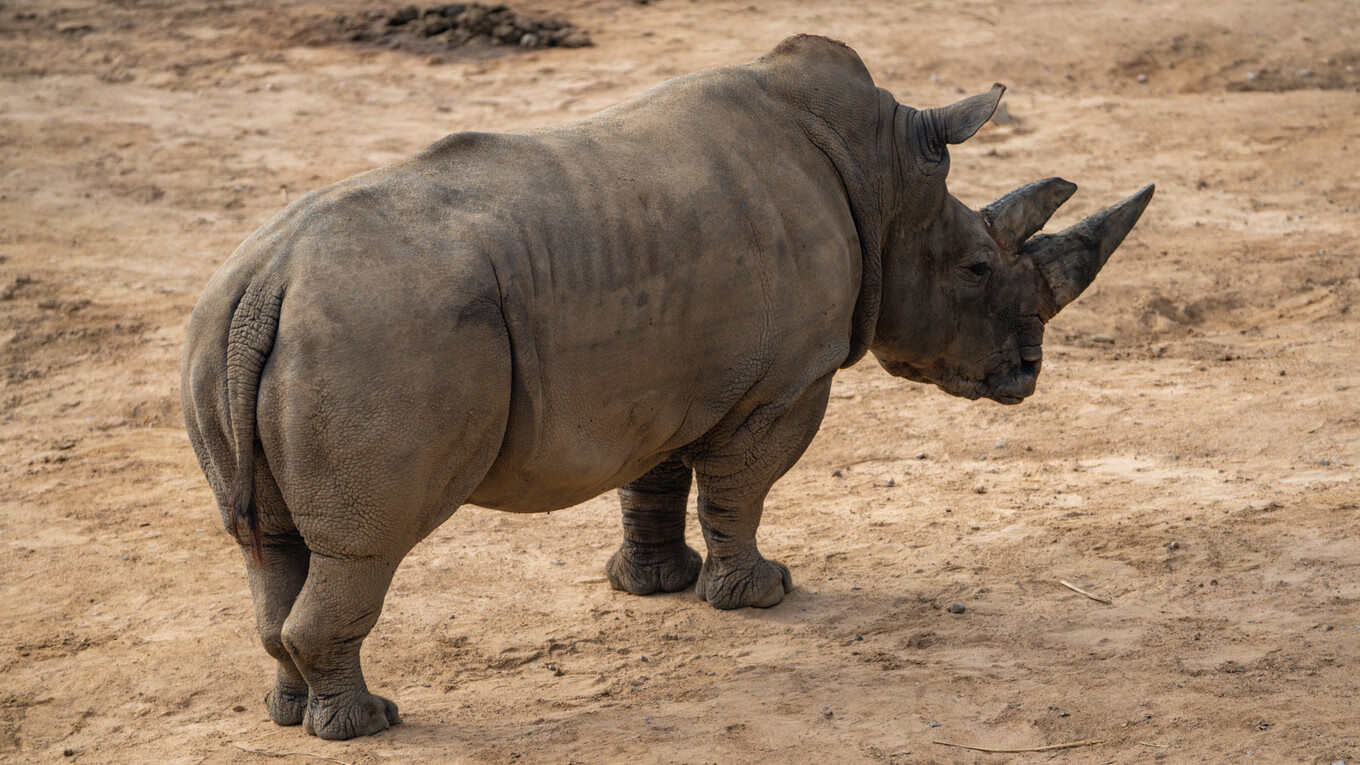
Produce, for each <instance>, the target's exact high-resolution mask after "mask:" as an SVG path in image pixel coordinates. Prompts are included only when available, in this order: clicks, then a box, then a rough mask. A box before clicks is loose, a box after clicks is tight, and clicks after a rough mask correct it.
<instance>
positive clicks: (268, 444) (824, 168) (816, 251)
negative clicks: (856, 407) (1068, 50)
mask: <svg viewBox="0 0 1360 765" xmlns="http://www.w3.org/2000/svg"><path fill="white" fill-rule="evenodd" d="M1002 90H1003V88H1002V87H1001V86H996V87H994V88H993V89H992V90H991V92H989V93H986V94H983V95H978V96H973V97H971V98H968V99H965V100H963V101H960V102H959V103H956V104H954V105H952V106H946V107H942V108H936V109H919V110H918V109H913V108H911V107H908V106H904V105H901V104H899V103H897V101H896V100H894V99H893V97H892V95H891V94H889V93H888V92H887V91H884V90H881V89H879V88H876V87H875V86H874V83H873V81H872V79H871V78H870V76H869V74H868V72H867V71H866V70H865V68H864V65H863V64H862V63H861V61H860V59H859V57H858V56H857V55H856V54H855V52H854V51H852V50H851V49H850V48H848V47H846V46H845V45H842V44H840V43H837V42H834V41H831V40H827V39H824V38H819V37H811V36H799V37H793V38H790V39H788V40H785V41H784V42H783V43H781V44H780V45H779V46H778V47H777V48H775V49H774V50H773V51H772V52H770V53H769V54H768V55H765V56H762V57H761V58H759V59H757V60H755V61H753V62H751V63H749V64H745V65H742V66H733V67H727V68H722V69H715V70H712V71H707V72H700V73H698V74H694V75H690V76H687V77H681V78H678V79H675V80H672V81H670V82H667V83H665V84H663V85H661V86H659V87H657V88H655V89H654V90H651V91H649V92H647V93H644V94H643V95H641V96H638V97H637V98H634V99H631V100H629V101H627V102H625V103H622V104H619V105H618V106H615V107H613V108H611V109H608V110H606V111H604V112H601V113H599V114H597V115H595V116H593V117H590V118H588V119H585V120H583V121H581V122H576V123H573V124H569V125H563V126H560V127H554V128H547V129H543V130H532V131H526V132H521V133H510V134H505V135H491V134H483V133H459V134H455V135H451V136H449V137H447V138H445V139H443V140H441V141H439V142H438V143H436V144H434V145H433V146H431V147H429V148H428V149H426V150H425V151H422V152H421V153H419V154H417V155H416V156H414V157H411V158H410V159H407V160H403V161H401V162H397V163H395V164H392V165H390V166H388V167H384V168H381V169H379V170H374V171H372V172H368V173H364V174H363V175H359V176H357V177H355V178H351V179H349V180H347V181H343V182H341V183H337V184H335V185H333V186H328V187H326V188H324V189H320V190H318V191H316V192H313V193H311V194H308V195H307V196H305V197H303V198H301V199H299V200H297V201H296V202H294V203H293V204H291V205H289V206H288V207H287V208H286V209H284V210H283V211H282V212H280V213H279V214H278V215H276V216H275V217H274V218H273V219H272V220H270V221H269V222H268V223H266V224H265V226H264V227H263V228H261V229H260V230H259V231H258V232H256V233H255V234H254V235H252V236H251V237H250V238H249V239H247V240H246V242H245V243H244V244H242V245H241V247H240V248H239V249H238V250H237V251H236V252H235V253H234V254H233V255H232V256H231V258H230V259H228V260H227V262H226V263H225V264H224V265H223V266H222V268H221V270H220V271H218V273H217V274H216V275H215V276H214V277H213V278H212V281H211V282H210V283H209V284H208V286H207V288H206V289H205V290H204V293H203V296H202V298H201V299H200V300H199V302H198V305H197V307H196V308H195V310H194V313H193V318H192V320H191V321H190V324H189V329H188V336H187V338H186V341H185V349H184V359H183V368H182V374H183V387H182V396H183V405H184V415H185V420H186V423H187V426H188V430H189V435H190V438H191V440H192V441H193V445H194V450H195V452H196V453H197V456H198V460H199V462H200V464H201V465H202V468H203V472H204V473H205V474H206V475H207V478H208V482H209V483H210V484H211V485H212V489H213V491H214V493H215V494H216V497H217V502H218V505H219V507H220V509H221V512H222V517H223V520H224V523H225V525H226V527H227V528H228V529H229V530H230V532H231V533H232V534H233V535H234V537H235V538H236V540H237V541H238V542H239V543H240V545H241V546H242V549H243V551H244V554H245V555H244V557H245V561H246V569H247V572H248V575H249V579H250V587H251V592H252V594H253V598H254V602H255V612H256V619H257V621H258V625H259V631H260V635H261V638H262V640H263V642H264V646H265V650H267V651H268V652H269V654H270V655H271V656H273V657H274V658H275V659H277V661H278V676H277V680H276V682H275V685H274V687H273V690H272V691H271V692H270V693H269V695H268V696H267V698H266V703H267V706H268V709H269V714H270V716H271V717H272V718H273V720H274V721H275V722H277V723H279V724H281V725H295V724H298V723H304V724H305V726H306V729H307V730H308V731H309V732H311V733H314V734H316V735H318V736H321V737H323V738H334V739H342V738H350V737H353V736H361V735H365V734H370V733H373V732H375V731H378V730H382V729H383V728H386V727H387V726H388V725H390V724H393V723H396V722H397V720H398V717H397V709H396V706H395V705H394V704H393V703H392V702H391V701H388V700H386V699H383V698H381V697H379V696H375V695H373V694H371V693H369V691H368V687H367V685H366V684H365V682H364V677H363V674H362V672H361V670H360V664H359V649H360V645H361V644H362V643H363V640H364V637H365V636H366V635H367V634H368V632H369V630H370V629H371V628H372V627H373V625H374V623H375V622H376V621H377V619H378V614H379V612H380V611H381V609H382V604H383V597H384V595H385V593H386V592H387V589H388V585H389V583H390V582H391V579H392V575H393V573H394V572H395V571H396V569H397V566H398V564H399V563H400V562H401V560H402V558H403V556H405V555H406V553H407V551H409V550H410V549H411V547H412V546H414V545H415V544H416V543H417V542H419V541H420V540H421V539H422V538H424V537H425V536H426V535H428V534H429V533H430V532H431V530H433V529H434V528H435V527H436V526H438V525H439V524H441V523H443V522H444V521H445V520H446V519H447V518H448V517H449V516H450V515H452V514H453V512H454V511H455V510H457V509H458V507H459V506H460V505H462V504H464V503H473V504H477V505H481V506H484V507H490V508H496V509H501V510H507V511H511V512H522V513H531V512H545V511H550V510H557V509H559V508H565V507H568V506H570V505H574V504H577V503H579V502H581V501H583V500H586V499H589V498H591V497H594V496H596V495H598V494H600V493H602V492H605V491H608V490H609V489H613V488H616V487H622V488H621V489H620V491H619V497H620V500H621V503H622V505H623V545H622V547H620V549H619V551H618V552H617V553H615V555H614V557H613V558H612V559H611V560H610V561H609V564H608V569H607V573H608V576H609V580H610V582H611V583H612V584H613V585H614V586H615V587H618V588H620V589H624V590H627V591H629V592H633V593H649V592H656V591H668V592H669V591H677V590H682V589H684V588H687V587H689V586H690V585H691V584H695V585H696V587H695V589H696V592H697V593H698V595H699V597H701V598H703V599H705V600H707V601H708V602H709V603H711V604H713V605H714V606H716V607H718V608H738V607H742V606H760V607H765V606H772V605H774V604H776V603H778V602H779V601H780V600H781V599H782V598H783V597H784V594H785V593H786V592H788V591H789V590H790V588H791V587H792V582H791V579H790V577H789V571H788V569H787V568H786V567H784V566H783V565H781V564H779V563H776V562H774V561H771V560H767V559H765V558H764V557H762V556H761V554H760V552H759V551H758V550H757V549H756V527H757V525H758V524H759V522H760V514H761V507H762V503H763V501H764V498H765V495H766V493H767V492H768V491H769V489H770V486H771V485H772V484H773V483H774V482H775V481H776V480H777V479H778V478H779V477H780V476H781V475H783V474H784V472H785V471H787V470H788V469H789V468H790V467H791V466H792V465H793V464H794V463H795V462H796V461H797V460H798V458H799V456H800V455H801V454H802V453H803V450H804V449H805V448H806V447H807V445H808V443H809V442H810V441H811V440H812V437H813V435H814V434H815V433H816V432H817V427H818V425H819V423H820V422H821V419H822V414H823V411H824V410H825V407H826V402H827V396H828V392H829V390H830V387H831V378H832V375H834V374H835V373H836V370H838V369H840V368H842V367H845V366H848V365H850V364H853V363H855V362H856V361H857V360H859V359H860V358H861V357H862V356H863V355H864V353H865V352H866V351H872V352H873V354H874V355H875V356H876V357H877V359H878V360H879V362H880V363H881V364H882V365H883V366H884V368H886V369H887V370H888V372H890V373H892V374H894V375H898V376H901V377H906V378H908V379H911V380H917V381H921V382H930V383H934V384H935V385H938V386H939V387H941V388H943V389H944V390H946V391H948V392H949V393H953V394H956V395H960V396H967V397H969V398H979V397H986V398H991V399H993V400H995V401H1000V402H1002V403H1007V404H1013V403H1017V402H1019V401H1020V400H1021V399H1023V398H1024V397H1026V396H1028V395H1029V394H1030V393H1032V392H1033V390H1034V383H1035V378H1036V376H1037V375H1038V373H1039V364H1040V343H1041V341H1042V336H1043V327H1044V322H1046V321H1047V320H1048V319H1049V318H1051V317H1052V316H1053V315H1054V314H1056V313H1057V312H1058V310H1059V309H1060V308H1061V307H1062V306H1063V305H1065V304H1066V303H1067V302H1069V301H1071V300H1072V299H1074V298H1075V297H1077V295H1078V294H1079V293H1080V292H1081V291H1082V290H1083V289H1084V288H1085V287H1086V286H1087V285H1088V284H1089V283H1090V282H1091V280H1092V279H1093V278H1094V277H1095V274H1096V272H1097V271H1098V270H1099V269H1100V267H1101V266H1102V265H1103V264H1104V263H1105V260H1106V258H1107V257H1108V256H1109V255H1110V253H1111V252H1112V251H1113V250H1114V249H1115V247H1116V246H1118V244H1119V243H1120V242H1121V241H1122V240H1123V238H1124V236H1125V234H1127V233H1128V231H1129V229H1130V228H1131V227H1132V226H1133V224H1134V223H1135V222H1136V221H1137V219H1138V217H1139V215H1140V214H1141V213H1142V211H1143V208H1144V207H1145V206H1146V205H1147V203H1148V200H1149V199H1150V198H1151V196H1152V187H1151V186H1148V187H1147V188H1145V189H1143V190H1142V191H1140V192H1138V193H1137V194H1136V195H1134V196H1132V197H1130V198H1129V199H1127V200H1125V201H1123V202H1121V203H1119V204H1117V205H1115V206H1113V207H1111V208H1109V209H1107V210H1105V211H1104V212H1101V213H1099V214H1097V215H1094V216H1092V217H1091V218H1088V219H1087V220H1085V221H1083V222H1082V223H1080V224H1078V225H1076V226H1074V227H1073V228H1071V229H1068V230H1067V231H1064V232H1062V233H1060V234H1057V235H1054V236H1042V235H1041V236H1037V237H1033V238H1031V236H1032V235H1033V234H1034V233H1035V232H1036V231H1037V230H1039V229H1040V228H1041V227H1042V226H1043V224H1044V223H1045V221H1046V220H1047V219H1048V217H1049V216H1050V215H1051V214H1052V213H1053V211H1054V210H1055V209H1056V208H1057V207H1058V205H1060V204H1062V203H1063V202H1064V201H1065V200H1066V199H1067V198H1068V197H1069V196H1071V194H1072V192H1073V191H1074V190H1075V188H1076V187H1075V186H1073V185H1072V184H1070V183H1068V182H1066V181H1063V180H1061V179H1057V178H1052V179H1048V180H1046V181H1039V182H1037V183H1033V184H1030V185H1028V186H1025V187H1022V188H1021V189H1019V190H1017V191H1015V192H1012V193H1011V194H1009V195H1007V196H1006V197H1004V198H1002V199H1001V200H999V201H997V202H996V203H995V204H993V205H990V206H988V207H986V208H984V209H983V210H982V211H981V212H975V211H973V210H970V209H968V208H967V207H965V206H964V205H963V204H962V203H960V202H959V201H958V200H957V199H955V198H954V197H953V196H951V195H950V194H949V193H948V192H947V191H946V189H945V176H946V174H947V172H948V169H949V154H948V151H947V146H948V145H949V144H953V143H959V142H961V141H964V140H966V139H967V138H969V137H970V136H972V135H973V133H974V132H976V131H977V130H978V128H980V127H981V126H982V125H983V123H985V122H986V121H987V120H988V118H989V117H990V116H991V114H992V112H993V110H994V109H995V108H996V105H997V103H998V101H999V100H1000V98H1001V93H1002ZM691 478H693V480H695V481H697V482H698V487H699V492H698V493H699V500H698V504H699V509H698V515H699V523H700V524H701V526H702V527H703V536H704V540H705V542H706V544H707V548H708V550H707V552H708V555H707V557H706V558H704V559H703V560H702V561H701V559H700V556H699V554H698V553H696V552H695V551H694V550H692V549H690V548H689V547H688V546H686V544H685V537H684V527H685V504H686V497H687V494H688V491H689V486H690V481H691Z"/></svg>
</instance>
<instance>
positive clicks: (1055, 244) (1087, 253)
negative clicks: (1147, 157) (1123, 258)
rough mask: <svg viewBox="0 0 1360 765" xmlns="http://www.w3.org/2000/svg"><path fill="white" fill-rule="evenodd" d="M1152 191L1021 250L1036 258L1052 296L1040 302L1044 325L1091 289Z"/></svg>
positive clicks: (1044, 236) (1147, 189)
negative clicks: (1087, 289) (1064, 307)
mask: <svg viewBox="0 0 1360 765" xmlns="http://www.w3.org/2000/svg"><path fill="white" fill-rule="evenodd" d="M1153 189H1154V187H1153V186H1152V184H1148V185H1147V186H1144V187H1143V189H1142V190H1141V191H1139V192H1138V193H1137V194H1134V195H1133V196H1131V197H1129V198H1128V199H1125V200H1124V201H1122V202H1120V203H1118V204H1116V205H1113V206H1111V207H1107V208H1105V209H1104V210H1101V211H1100V212H1098V213H1096V214H1095V215H1092V216H1091V217H1089V218H1087V219H1086V220H1083V221H1082V222H1081V223H1078V224H1077V225H1075V226H1072V227H1071V228H1069V229H1066V230H1064V231H1062V232H1060V233H1057V234H1051V235H1050V234H1040V235H1039V236H1036V237H1034V238H1033V239H1030V240H1029V241H1028V242H1026V243H1025V244H1024V246H1023V247H1021V250H1020V251H1021V252H1024V253H1028V254H1029V255H1030V256H1031V257H1032V258H1034V264H1035V265H1036V266H1037V267H1038V269H1039V273H1040V274H1041V275H1042V276H1043V278H1044V281H1045V282H1046V283H1047V285H1048V292H1049V294H1048V295H1047V296H1045V299H1043V300H1041V301H1040V307H1039V318H1041V319H1043V320H1044V321H1048V320H1049V319H1051V318H1053V317H1054V316H1055V315H1056V314H1057V313H1058V311H1061V310H1062V309H1063V306H1065V305H1067V304H1068V303H1070V302H1072V301H1073V300H1076V299H1077V296H1078V295H1080V294H1081V293H1082V290H1085V289H1086V288H1087V287H1088V286H1090V284H1091V282H1092V281H1094V280H1095V278H1096V274H1097V273H1099V272H1100V269H1101V267H1102V266H1104V265H1105V261H1106V260H1108V259H1109V257H1110V253H1112V252H1114V250H1115V248H1116V247H1118V246H1119V244H1120V242H1123V241H1124V237H1125V236H1127V235H1128V233H1129V231H1130V230H1131V229H1132V228H1133V224H1135V223H1137V222H1138V218H1139V216H1141V215H1142V214H1143V210H1144V209H1145V208H1146V207H1147V205H1148V202H1149V201H1150V200H1151V199H1152V192H1153Z"/></svg>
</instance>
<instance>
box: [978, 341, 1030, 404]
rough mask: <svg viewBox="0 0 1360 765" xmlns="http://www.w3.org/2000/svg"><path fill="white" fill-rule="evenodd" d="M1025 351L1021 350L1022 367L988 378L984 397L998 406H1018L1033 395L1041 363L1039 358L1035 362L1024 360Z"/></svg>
mask: <svg viewBox="0 0 1360 765" xmlns="http://www.w3.org/2000/svg"><path fill="white" fill-rule="evenodd" d="M1025 350H1027V349H1021V358H1022V360H1021V362H1020V366H1018V367H1016V368H1014V369H1012V370H1010V371H1009V372H1005V373H1003V374H1001V375H995V376H989V377H988V378H987V392H986V393H984V394H983V396H985V397H986V398H989V399H991V400H993V401H995V402H997V403H998V404H1018V403H1020V402H1021V401H1024V400H1025V399H1026V398H1029V396H1031V395H1033V393H1034V386H1035V383H1036V382H1038V380H1039V364H1040V361H1039V359H1038V358H1035V359H1034V360H1033V361H1030V360H1027V359H1024V355H1025ZM1034 350H1036V351H1037V350H1038V349H1037V348H1036V349H1034Z"/></svg>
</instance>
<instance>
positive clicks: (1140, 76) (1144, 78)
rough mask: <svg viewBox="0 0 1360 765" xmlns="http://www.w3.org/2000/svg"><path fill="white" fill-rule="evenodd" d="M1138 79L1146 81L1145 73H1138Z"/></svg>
mask: <svg viewBox="0 0 1360 765" xmlns="http://www.w3.org/2000/svg"><path fill="white" fill-rule="evenodd" d="M1138 81H1139V82H1147V75H1146V74H1140V75H1138Z"/></svg>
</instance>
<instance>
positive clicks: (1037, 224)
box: [982, 178, 1077, 252]
mask: <svg viewBox="0 0 1360 765" xmlns="http://www.w3.org/2000/svg"><path fill="white" fill-rule="evenodd" d="M1076 191H1077V184H1075V183H1069V182H1068V181H1064V180H1063V179H1061V178H1045V179H1044V180H1042V181H1035V182H1033V183H1027V184H1025V185H1024V186H1021V187H1020V188H1018V189H1016V190H1015V191H1012V192H1011V193H1009V194H1007V195H1006V196H1004V197H1002V198H1000V199H998V200H996V201H995V202H993V203H991V204H989V205H987V206H986V207H984V208H982V220H983V221H984V222H986V224H987V230H988V231H989V232H991V235H992V239H995V240H996V243H997V246H999V247H1000V248H1001V249H1002V250H1003V251H1004V252H1015V251H1016V250H1018V249H1019V248H1020V245H1022V244H1024V243H1025V241H1026V240H1027V239H1029V238H1030V237H1031V236H1034V232H1036V231H1038V230H1039V229H1041V228H1043V227H1044V224H1045V223H1047V222H1048V219H1049V218H1051V217H1053V213H1054V212H1056V211H1057V209H1058V208H1059V207H1061V206H1062V203H1063V202H1066V201H1067V200H1068V199H1071V198H1072V195H1073V194H1074V193H1076Z"/></svg>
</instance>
